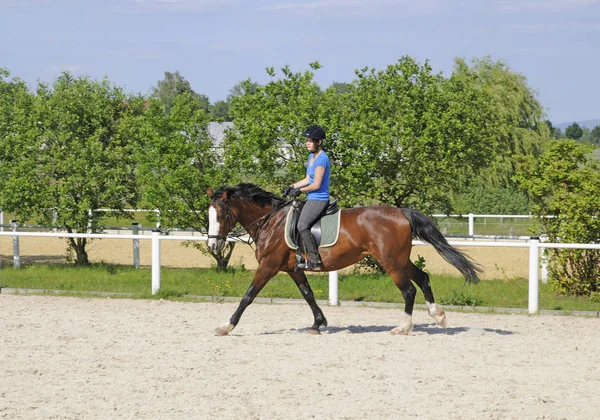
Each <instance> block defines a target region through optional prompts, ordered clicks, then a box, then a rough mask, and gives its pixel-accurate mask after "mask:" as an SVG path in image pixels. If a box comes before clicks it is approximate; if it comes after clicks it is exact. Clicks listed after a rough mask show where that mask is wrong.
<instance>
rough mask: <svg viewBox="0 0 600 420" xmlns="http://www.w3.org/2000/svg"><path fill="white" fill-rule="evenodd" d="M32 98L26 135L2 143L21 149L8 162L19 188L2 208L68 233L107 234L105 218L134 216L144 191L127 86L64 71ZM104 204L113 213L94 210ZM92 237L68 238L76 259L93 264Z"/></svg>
mask: <svg viewBox="0 0 600 420" xmlns="http://www.w3.org/2000/svg"><path fill="white" fill-rule="evenodd" d="M21 92H22V91H21ZM28 103H29V101H28ZM30 103H31V106H30V107H25V109H26V110H27V116H26V117H23V122H24V123H25V127H26V129H25V132H24V133H23V132H21V133H17V134H18V135H16V136H11V137H10V138H7V139H6V141H5V142H3V148H12V149H13V151H14V152H15V153H18V154H17V155H15V159H14V160H13V161H11V162H7V170H8V171H11V172H12V173H11V176H9V177H8V180H7V183H8V184H10V185H11V186H12V188H3V191H2V192H3V197H5V200H3V201H4V203H3V206H6V204H7V202H8V205H7V206H6V207H5V208H7V209H9V210H12V211H14V212H15V213H17V214H18V215H19V216H20V217H21V218H23V219H28V218H29V217H34V218H35V219H36V220H37V221H38V222H39V223H41V224H43V225H45V226H49V227H50V226H53V227H59V228H63V229H65V230H66V231H67V232H69V233H73V232H85V231H86V230H87V231H91V232H102V231H103V229H104V226H103V224H102V220H103V219H104V218H105V217H107V216H108V217H123V218H127V217H130V216H129V214H127V213H125V212H124V211H123V209H124V208H125V206H128V205H130V206H135V205H136V204H137V198H138V191H137V186H136V183H135V178H134V170H135V162H134V161H133V158H132V151H133V150H132V148H131V144H130V142H129V139H128V138H127V137H126V136H122V131H121V130H122V125H121V122H122V118H123V116H124V115H125V114H127V113H128V112H131V111H130V109H129V107H128V106H127V104H126V102H125V95H124V93H123V91H122V90H121V89H120V88H118V87H116V86H113V85H112V84H110V83H109V82H108V80H103V81H93V80H90V79H88V78H85V77H79V78H76V77H74V76H72V75H71V74H69V73H63V74H62V75H61V76H60V77H59V78H58V79H57V80H56V81H55V83H54V84H53V86H48V85H46V84H43V83H41V84H39V86H38V89H37V95H36V96H35V98H33V100H31V101H30ZM17 148H18V150H17ZM100 208H109V209H113V211H111V212H109V213H108V214H107V213H100V212H90V210H92V209H100ZM54 213H56V214H57V215H58V218H57V219H56V221H55V220H54ZM88 242H89V240H88V239H86V238H69V239H68V244H69V249H71V250H73V251H75V253H76V257H75V258H76V259H75V262H76V263H78V264H87V263H88V254H87V251H86V245H87V243H88Z"/></svg>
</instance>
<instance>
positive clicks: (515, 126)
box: [455, 57, 551, 189]
mask: <svg viewBox="0 0 600 420" xmlns="http://www.w3.org/2000/svg"><path fill="white" fill-rule="evenodd" d="M463 71H468V72H470V73H471V74H473V75H474V77H473V79H472V83H476V84H478V85H480V86H481V88H482V89H484V90H485V91H486V92H487V93H488V98H489V101H490V106H491V107H492V114H493V120H494V125H495V127H496V136H497V138H498V143H497V150H496V157H495V158H494V160H493V161H492V164H491V165H490V166H489V167H487V168H484V170H483V171H482V172H481V176H482V178H483V180H484V183H485V184H487V185H488V186H490V187H500V188H509V189H510V188H514V186H515V185H514V181H513V180H512V179H513V176H514V174H515V172H516V168H517V161H518V158H519V156H524V155H531V156H533V157H536V156H539V154H540V153H541V151H542V150H543V147H544V144H545V143H546V142H547V141H548V140H549V138H550V135H551V131H550V127H549V125H548V122H546V121H547V120H545V119H544V112H543V107H542V105H541V104H540V102H539V101H538V100H537V97H536V93H535V92H534V91H533V89H531V88H530V87H529V86H528V84H527V80H526V78H525V76H523V75H522V74H519V73H516V72H514V71H512V70H511V69H510V68H509V67H508V66H507V65H506V64H505V63H504V62H502V61H493V60H492V59H491V58H489V57H485V58H483V59H474V60H473V62H472V65H471V66H469V65H467V64H466V63H465V61H464V60H462V59H457V60H456V66H455V73H456V72H459V73H460V72H463Z"/></svg>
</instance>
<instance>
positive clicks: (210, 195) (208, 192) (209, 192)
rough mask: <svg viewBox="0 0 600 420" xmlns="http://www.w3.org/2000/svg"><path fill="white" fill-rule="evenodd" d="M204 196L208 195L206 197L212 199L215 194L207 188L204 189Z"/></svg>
mask: <svg viewBox="0 0 600 420" xmlns="http://www.w3.org/2000/svg"><path fill="white" fill-rule="evenodd" d="M206 194H208V196H209V197H210V198H213V197H214V196H215V193H214V192H213V190H212V188H210V187H208V188H207V189H206Z"/></svg>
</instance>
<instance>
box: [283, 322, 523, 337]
mask: <svg viewBox="0 0 600 420" xmlns="http://www.w3.org/2000/svg"><path fill="white" fill-rule="evenodd" d="M395 327H396V326H395V325H348V326H345V327H333V326H332V327H323V328H322V329H321V331H322V333H323V334H366V333H381V332H390V331H391V330H393V329H394V328H395ZM292 331H294V332H306V333H308V332H309V331H310V328H295V329H292ZM414 333H418V334H422V333H424V334H429V335H457V334H466V333H468V334H473V333H475V334H480V335H482V334H498V335H512V334H514V332H512V331H507V330H500V329H494V328H471V327H448V328H443V327H439V326H437V325H436V324H417V325H413V329H412V334H414ZM271 334H273V333H271Z"/></svg>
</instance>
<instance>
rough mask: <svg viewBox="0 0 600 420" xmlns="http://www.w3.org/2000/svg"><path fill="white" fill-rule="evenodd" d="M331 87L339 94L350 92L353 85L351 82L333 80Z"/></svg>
mask: <svg viewBox="0 0 600 420" xmlns="http://www.w3.org/2000/svg"><path fill="white" fill-rule="evenodd" d="M330 88H333V89H334V90H335V91H336V92H337V93H339V94H344V93H348V92H350V89H351V88H352V85H351V84H350V83H343V82H333V83H332V84H331V86H330Z"/></svg>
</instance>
